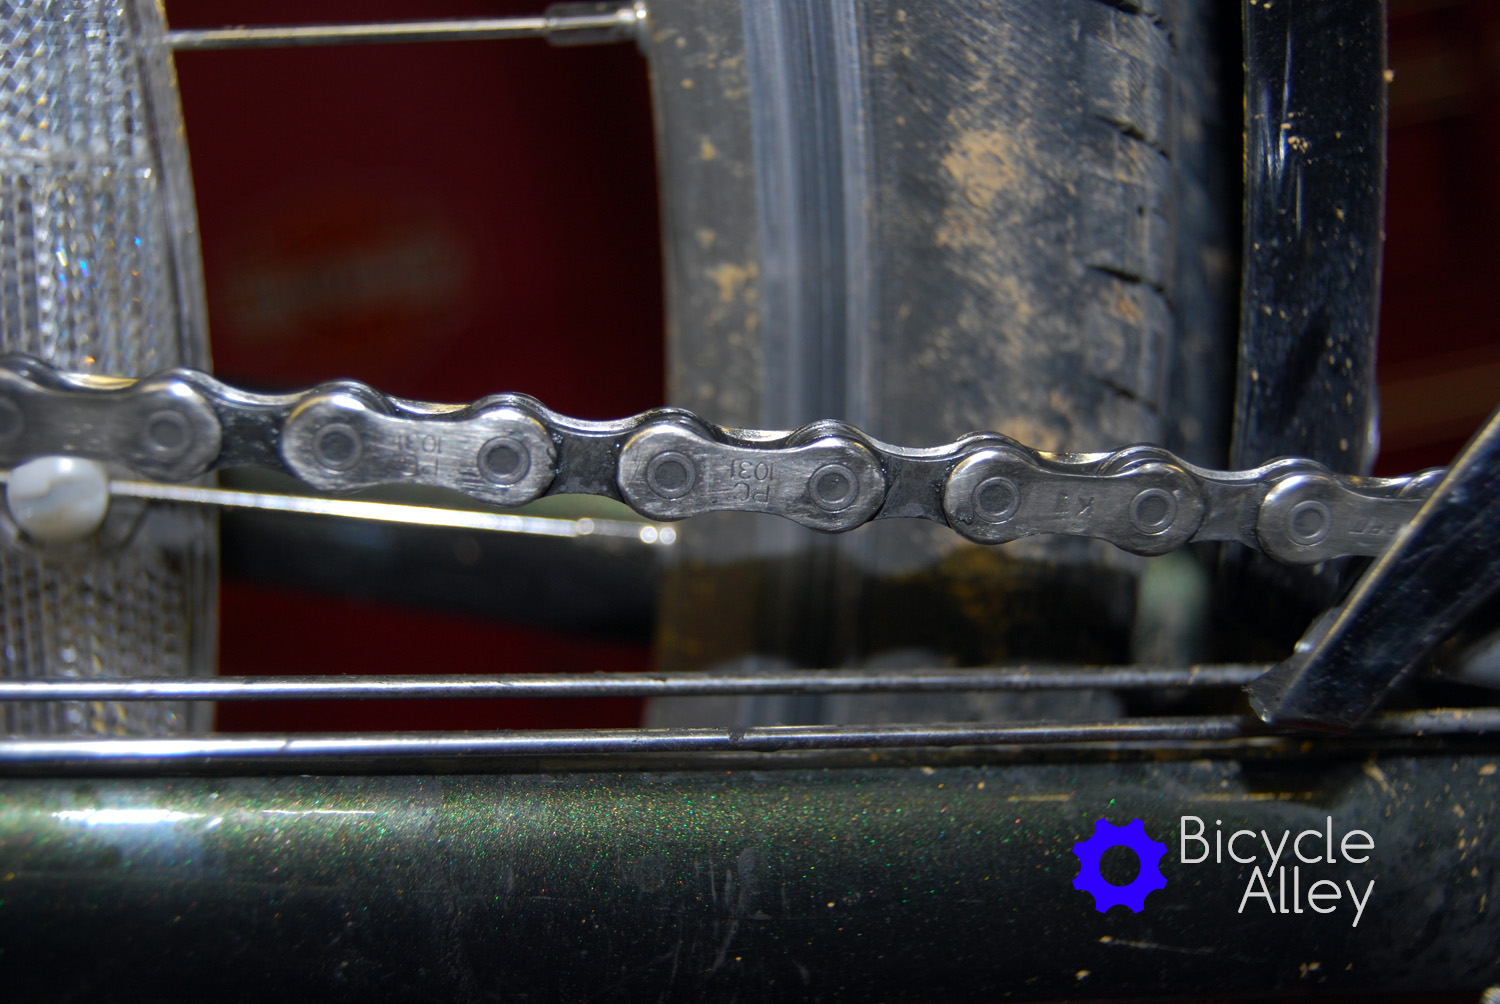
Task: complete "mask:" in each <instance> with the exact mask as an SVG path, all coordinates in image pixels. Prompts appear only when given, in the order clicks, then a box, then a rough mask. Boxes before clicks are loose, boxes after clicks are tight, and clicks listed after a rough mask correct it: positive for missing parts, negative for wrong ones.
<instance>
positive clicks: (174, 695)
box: [0, 665, 1270, 701]
mask: <svg viewBox="0 0 1500 1004" xmlns="http://www.w3.org/2000/svg"><path fill="white" fill-rule="evenodd" d="M1268 668H1270V667H1269V665H1216V666H1190V667H1187V668H1168V667H1151V666H1005V667H998V668H987V669H914V670H903V671H882V672H868V671H865V670H852V669H851V670H786V671H780V672H766V673H755V674H748V675H743V676H714V675H710V674H707V673H516V674H509V675H504V676H474V675H443V676H436V675H433V676H409V675H408V676H220V677H208V678H200V677H171V678H165V677H158V678H154V679H152V678H145V679H67V680H57V679H32V680H0V701H297V700H350V699H368V698H376V699H379V698H422V699H435V698H438V699H441V698H463V699H473V698H505V697H698V696H706V695H721V696H727V695H747V694H866V693H882V692H925V693H934V692H944V691H981V690H1081V689H1087V688H1091V687H1104V688H1108V689H1112V690H1129V689H1155V688H1159V687H1241V686H1244V685H1245V684H1247V683H1249V682H1250V681H1251V680H1253V679H1255V678H1256V677H1258V676H1259V675H1260V674H1261V673H1263V672H1265V670H1267V669H1268Z"/></svg>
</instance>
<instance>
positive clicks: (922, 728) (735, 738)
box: [0, 708, 1500, 771]
mask: <svg viewBox="0 0 1500 1004" xmlns="http://www.w3.org/2000/svg"><path fill="white" fill-rule="evenodd" d="M1496 732H1500V708H1456V709H1446V708H1439V709H1431V710H1426V711H1409V712H1390V713H1387V714H1384V715H1381V716H1379V717H1378V718H1376V719H1375V720H1374V721H1373V722H1371V724H1370V727H1369V729H1368V730H1367V733H1368V734H1369V735H1371V736H1380V737H1393V736H1424V737H1432V736H1443V735H1457V736H1479V735H1492V734H1494V733H1496ZM1269 734H1273V733H1272V732H1271V730H1270V729H1268V728H1267V726H1266V725H1265V724H1264V723H1262V722H1260V721H1258V720H1256V719H1255V718H1253V717H1248V716H1238V715H1196V716H1181V717H1174V718H1121V719H1114V720H1111V721H1102V722H1014V723H997V724H984V723H972V722H954V723H934V724H922V725H766V726H755V727H751V728H742V729H726V728H678V729H555V730H547V731H504V732H387V733H369V734H330V735H275V736H254V735H235V736H227V735H209V736H204V737H201V738H187V739H82V738H78V739H75V738H47V739H5V740H0V769H12V770H19V771H25V770H32V769H42V768H47V769H54V768H59V769H60V768H80V769H86V770H89V771H111V770H130V769H133V768H141V767H149V768H152V769H167V768H168V767H171V768H172V769H177V768H182V769H190V768H191V767H193V766H195V765H196V766H208V765H210V764H214V765H240V764H243V765H245V767H246V769H251V770H254V769H259V768H258V767H256V766H254V765H278V766H280V767H284V768H287V769H295V768H297V767H299V766H306V765H313V764H323V763H328V762H337V763H339V764H341V765H343V766H342V769H355V767H356V765H357V764H358V763H359V762H360V761H384V760H406V761H408V762H410V761H412V760H413V759H414V758H415V759H421V758H444V757H494V758H503V757H522V758H526V757H547V756H554V757H571V756H625V755H633V754H667V753H672V754H694V755H696V754H704V753H779V752H790V751H794V750H822V751H831V750H848V749H858V750H878V749H902V748H920V747H935V748H942V747H955V746H1041V745H1055V744H1060V743H1068V744H1073V743H1104V744H1114V743H1171V742H1210V741H1222V740H1239V739H1250V738H1254V737H1257V736H1264V735H1269Z"/></svg>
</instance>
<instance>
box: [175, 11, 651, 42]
mask: <svg viewBox="0 0 1500 1004" xmlns="http://www.w3.org/2000/svg"><path fill="white" fill-rule="evenodd" d="M645 17H646V12H645V8H644V6H642V5H638V4H637V5H633V4H626V5H623V6H619V7H616V6H612V5H609V4H557V5H555V6H552V7H549V8H547V11H546V13H545V14H542V15H541V16H536V17H490V18H460V19H449V20H440V21H394V22H385V23H365V24H305V25H279V26H271V27H259V28H250V27H244V26H239V27H230V28H209V29H191V30H180V31H169V32H167V34H166V43H167V46H168V47H169V48H171V49H173V50H175V51H177V52H192V51H198V50H203V49H266V48H286V47H304V46H313V45H369V44H377V43H393V42H472V41H484V40H495V39H510V38H545V39H547V40H548V41H550V42H553V43H554V44H561V45H568V44H575V45H576V44H588V43H595V42H627V41H631V40H633V39H634V38H635V37H636V34H637V33H638V32H639V31H640V30H641V25H642V24H643V23H644V21H645Z"/></svg>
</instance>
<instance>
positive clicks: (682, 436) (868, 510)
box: [619, 423, 886, 531]
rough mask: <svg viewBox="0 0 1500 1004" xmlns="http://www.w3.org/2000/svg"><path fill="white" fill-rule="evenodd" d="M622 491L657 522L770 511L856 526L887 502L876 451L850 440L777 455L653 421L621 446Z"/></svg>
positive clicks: (824, 440) (815, 523) (806, 522)
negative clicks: (706, 513) (727, 511)
mask: <svg viewBox="0 0 1500 1004" xmlns="http://www.w3.org/2000/svg"><path fill="white" fill-rule="evenodd" d="M619 465H620V495H621V497H622V498H624V500H625V501H626V502H627V503H628V504H629V505H630V506H631V508H633V509H635V510H636V511H637V512H640V513H641V514H643V515H646V516H650V517H651V518H653V519H664V520H671V519H682V518H684V517H686V516H696V515H699V514H701V513H705V512H722V511H725V510H739V511H744V512H766V513H775V514H776V515H778V516H785V517H786V518H787V519H790V520H793V521H794V522H797V523H801V524H802V525H803V526H807V527H812V528H813V529H814V530H828V531H836V530H850V529H853V528H854V527H856V526H859V525H861V524H862V523H867V522H869V521H870V520H871V519H873V518H874V516H875V513H876V512H878V511H879V510H880V507H881V506H882V505H883V504H884V503H885V495H886V480H885V474H884V473H883V472H882V471H881V469H880V464H879V462H878V461H877V460H876V459H875V456H874V455H873V454H872V453H871V452H870V451H869V450H868V449H866V448H865V447H864V446H863V445H861V444H860V443H858V442H856V441H855V440H853V439H850V438H848V437H841V436H820V437H818V438H817V439H815V440H813V441H812V442H806V443H799V444H796V445H793V444H792V443H790V442H789V443H788V445H787V446H785V447H784V448H782V449H779V450H777V451H776V452H775V455H774V456H772V455H768V454H767V452H766V451H765V450H764V449H757V448H755V447H753V446H739V445H732V444H727V443H719V442H715V441H713V440H711V439H709V438H708V437H707V436H705V435H703V434H701V433H699V432H697V431H695V430H693V429H689V428H686V427H684V426H682V425H679V424H675V423H654V424H651V425H648V426H646V427H645V428H643V429H641V431H639V432H637V433H636V434H635V435H634V436H631V437H630V439H629V440H628V441H627V442H626V443H625V446H624V448H623V449H621V450H620V459H619Z"/></svg>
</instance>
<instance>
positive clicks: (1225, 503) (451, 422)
mask: <svg viewBox="0 0 1500 1004" xmlns="http://www.w3.org/2000/svg"><path fill="white" fill-rule="evenodd" d="M55 454H63V455H72V456H82V457H88V458H91V459H94V460H99V461H103V462H109V463H118V464H123V465H125V466H126V467H128V468H130V469H131V470H133V471H135V472H136V473H137V474H139V475H141V476H143V477H145V478H148V479H154V480H160V481H183V480H188V479H191V478H195V477H198V476H200V475H203V474H206V473H208V472H209V471H212V470H215V469H220V468H230V467H243V466H251V467H269V468H276V469H280V470H284V471H286V472H288V473H290V474H292V475H294V476H295V477H297V478H299V479H300V480H302V481H303V482H305V483H306V484H308V485H310V486H312V487H313V488H316V489H319V490H322V491H330V492H342V491H352V490H356V489H361V488H371V487H375V486H380V485H391V484H403V483H404V484H421V485H432V486H438V487H442V488H449V489H455V490H457V491H459V492H462V493H464V494H465V495H468V496H470V497H471V498H474V499H476V500H478V501H480V502H485V503H489V504H492V505H498V506H519V505H524V504H526V503H528V502H531V501H533V500H535V499H538V498H540V497H542V496H544V495H557V494H562V493H582V494H589V495H603V496H608V497H610V498H615V499H620V500H622V501H624V502H625V503H626V504H628V505H629V506H630V507H631V508H632V509H634V510H635V511H636V512H638V513H640V514H642V515H644V516H647V517H650V518H651V519H656V520H676V519H682V518H684V517H687V516H692V515H697V514H699V513H705V512H712V511H720V510H743V511H749V512H763V513H774V514H776V515H778V516H784V517H786V518H788V519H792V520H795V521H796V522H798V523H801V524H802V525H804V526H808V527H812V528H813V529H816V530H823V531H828V532H842V531H846V530H852V529H854V528H855V527H857V526H860V525H862V524H864V523H867V522H869V521H870V520H875V519H890V518H896V517H911V518H921V519H929V520H933V521H935V522H937V523H942V524H945V525H947V526H950V527H952V528H953V529H954V530H955V531H957V532H958V533H959V534H960V535H961V536H963V537H965V538H967V539H969V540H972V541H977V542H979V543H985V544H998V543H1003V542H1006V541H1010V540H1016V539H1018V538H1020V537H1026V536H1030V535H1033V534H1039V533H1062V534H1071V535H1078V536H1086V537H1097V538H1100V539H1102V540H1107V541H1109V542H1111V543H1113V544H1114V545H1116V546H1117V547H1120V548H1122V549H1124V550H1126V551H1131V552H1133V553H1136V554H1142V555H1155V554H1163V553H1165V552H1167V551H1171V550H1174V549H1176V548H1179V547H1181V546H1183V545H1185V544H1187V543H1189V542H1191V541H1235V542H1238V543H1240V544H1243V545H1245V546H1248V547H1252V548H1258V549H1259V550H1261V551H1264V552H1265V553H1266V554H1268V555H1270V556H1271V557H1273V558H1275V559H1277V560H1279V561H1283V562H1287V563H1292V564H1313V563H1316V562H1320V561H1326V560H1328V559H1331V558H1335V557H1341V556H1349V555H1368V556H1374V555H1378V554H1380V553H1381V552H1382V551H1383V550H1384V549H1385V547H1386V545H1387V544H1388V543H1389V542H1390V540H1391V539H1392V538H1393V537H1394V535H1395V534H1396V533H1397V531H1398V530H1400V528H1401V527H1403V526H1405V525H1406V524H1407V523H1409V522H1410V521H1411V519H1412V518H1413V517H1414V516H1415V515H1416V512H1417V510H1418V509H1419V508H1420V507H1421V504H1422V501H1423V500H1424V499H1425V498H1426V496H1427V495H1428V494H1430V493H1431V491H1432V489H1433V488H1434V487H1435V486H1436V484H1437V481H1438V480H1439V479H1440V478H1441V477H1442V475H1443V473H1444V472H1443V471H1441V470H1435V471H1426V472H1423V473H1421V474H1417V475H1412V476H1409V477H1404V478H1357V477H1347V476H1344V475H1338V474H1334V473H1333V472H1332V471H1330V470H1329V469H1328V468H1326V467H1324V466H1323V465H1321V464H1318V463H1315V462H1314V461H1311V460H1305V459H1283V460H1276V461H1272V462H1271V463H1268V464H1265V465H1264V466H1261V467H1257V468H1255V469H1253V470H1248V471H1215V470H1208V469H1205V468H1201V467H1197V466H1195V465H1193V464H1190V463H1188V462H1186V461H1184V460H1182V459H1180V458H1178V457H1176V456H1174V455H1172V454H1171V453H1169V452H1168V451H1166V450H1164V449H1161V448H1159V447H1155V446H1129V447H1126V448H1124V449H1121V450H1116V451H1114V452H1112V453H1089V454H1052V453H1043V452H1040V451H1038V450H1034V449H1031V448H1029V447H1026V446H1024V445H1022V444H1021V443H1018V442H1016V441H1015V440H1013V439H1010V438H1008V437H1006V436H1003V435H1000V434H998V433H979V434H973V435H969V436H965V437H963V438H961V439H958V440H956V441H954V442H952V443H949V444H946V445H943V446H935V447H928V448H917V449H913V448H907V447H897V446H891V445H889V444H886V443H882V442H879V441H878V440H875V439H872V438H871V437H869V436H867V435H865V434H864V433H862V432H860V431H859V430H858V429H856V428H854V427H853V426H850V425H847V424H844V423H842V422H837V421H823V422H815V423H813V424H812V425H808V426H804V427H803V428H801V429H798V430H796V431H795V432H789V433H788V432H762V431H754V430H745V429H726V428H722V427H720V426H717V425H713V424H711V423H709V422H707V421H705V420H704V419H702V418H700V417H698V416H697V415H694V414H692V413H691V412H688V411H685V410H682V409H677V408H660V409H656V410H653V411H648V412H644V413H642V414H639V415H636V416H634V417H631V418H626V419H621V420H618V421H610V422H594V421H583V420H579V419H574V418H568V417H566V416H563V415H559V414H557V413H556V412H553V411H551V410H549V409H548V408H546V407H544V406H543V405H542V404H541V403H540V402H538V401H536V400H535V399H534V398H531V397H527V396H525V395H521V394H499V395H494V396H491V397H486V398H483V399H481V400H479V401H476V402H474V403H472V404H468V405H437V404H428V403H424V402H420V401H410V400H405V399H402V398H396V397H391V396H388V395H385V394H382V393H380V392H378V391H376V390H374V389H372V388H370V387H368V386H366V385H364V384H360V383H355V382H351V381H339V382H334V383H328V384H323V385H321V386H319V387H316V388H314V389H312V390H310V391H307V392H305V393H301V394H287V395H282V394H257V393H251V392H248V391H244V390H240V389H237V388H234V387H231V386H229V385H227V384H224V383H222V382H220V381H218V380H216V379H215V378H213V377H212V376H209V375H208V374H206V373H202V372H198V371H195V370H184V369H179V370H172V371H169V372H165V373H161V374H158V375H155V376H152V377H147V378H144V379H139V380H124V379H116V378H105V377H96V376H91V375H86V374H77V373H67V372H63V371H60V370H57V369H55V368H53V367H51V366H49V365H47V364H45V363H41V362H38V361H37V360H35V359H31V358H28V357H14V356H12V357H3V358H0V466H4V467H11V466H14V465H16V464H19V463H21V462H24V461H26V460H28V459H31V458H34V457H38V456H45V455H55Z"/></svg>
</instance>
